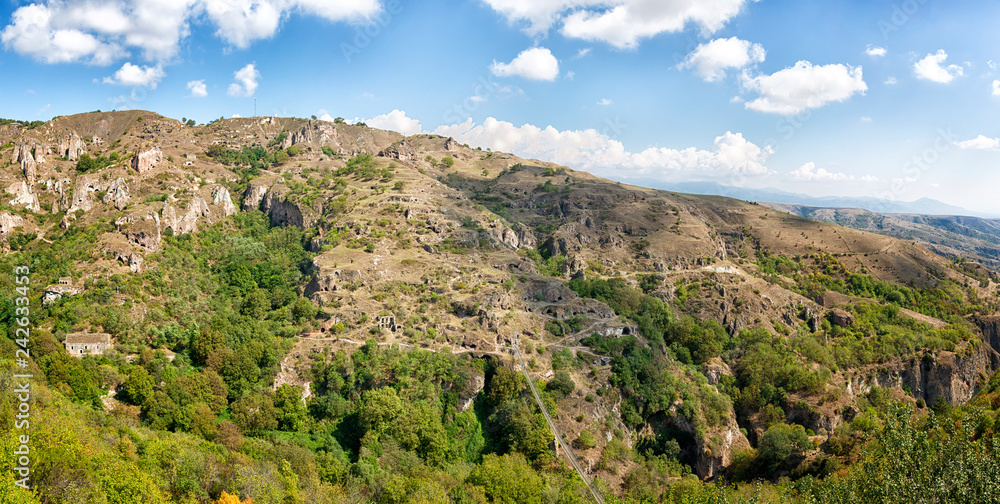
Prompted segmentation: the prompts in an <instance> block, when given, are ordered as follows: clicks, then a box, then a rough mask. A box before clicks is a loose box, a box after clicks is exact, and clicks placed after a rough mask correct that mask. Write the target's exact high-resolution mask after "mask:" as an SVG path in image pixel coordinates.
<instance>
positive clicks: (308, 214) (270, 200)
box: [262, 191, 317, 229]
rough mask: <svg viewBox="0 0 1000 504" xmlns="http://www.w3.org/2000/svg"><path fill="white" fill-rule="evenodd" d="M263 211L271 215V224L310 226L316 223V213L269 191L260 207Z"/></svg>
mask: <svg viewBox="0 0 1000 504" xmlns="http://www.w3.org/2000/svg"><path fill="white" fill-rule="evenodd" d="M262 209H263V210H264V213H266V214H268V215H269V216H270V217H271V225H272V226H297V227H300V228H303V229H305V228H308V227H312V226H313V225H314V224H315V223H316V217H317V213H316V212H315V211H314V210H313V209H312V208H309V207H307V206H305V205H303V204H300V203H294V202H291V201H287V200H285V199H284V195H283V194H279V193H278V192H275V191H271V192H269V193H268V194H267V197H266V198H264V205H263V207H262Z"/></svg>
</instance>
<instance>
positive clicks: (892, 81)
mask: <svg viewBox="0 0 1000 504" xmlns="http://www.w3.org/2000/svg"><path fill="white" fill-rule="evenodd" d="M897 82H899V81H897V80H896V78H895V77H889V78H888V79H886V80H885V82H884V84H885V85H886V86H894V85H896V83H897Z"/></svg>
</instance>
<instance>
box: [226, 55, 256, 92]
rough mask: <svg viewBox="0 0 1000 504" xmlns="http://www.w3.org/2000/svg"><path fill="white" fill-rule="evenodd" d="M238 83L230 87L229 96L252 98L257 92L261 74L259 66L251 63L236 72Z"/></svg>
mask: <svg viewBox="0 0 1000 504" xmlns="http://www.w3.org/2000/svg"><path fill="white" fill-rule="evenodd" d="M235 77H236V82H234V83H232V84H230V85H229V90H228V91H227V93H228V94H229V96H240V97H250V96H253V94H254V92H256V91H257V85H258V81H259V80H260V72H258V71H257V65H255V64H254V63H250V64H248V65H247V66H245V67H243V68H241V69H239V70H237V71H236V74H235Z"/></svg>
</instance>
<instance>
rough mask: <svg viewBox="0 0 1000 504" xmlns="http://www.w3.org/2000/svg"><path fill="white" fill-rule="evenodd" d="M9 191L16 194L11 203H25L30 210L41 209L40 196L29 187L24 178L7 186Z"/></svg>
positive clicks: (13, 194)
mask: <svg viewBox="0 0 1000 504" xmlns="http://www.w3.org/2000/svg"><path fill="white" fill-rule="evenodd" d="M7 192H8V193H9V194H10V195H11V196H14V199H12V200H10V201H9V204H11V205H24V207H25V208H27V209H28V210H33V211H37V210H38V209H39V205H38V196H36V195H35V194H33V193H32V192H31V191H30V190H29V189H28V184H27V183H25V182H24V181H23V180H22V181H19V182H14V183H13V184H11V185H10V186H8V187H7Z"/></svg>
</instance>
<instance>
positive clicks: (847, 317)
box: [830, 308, 854, 327]
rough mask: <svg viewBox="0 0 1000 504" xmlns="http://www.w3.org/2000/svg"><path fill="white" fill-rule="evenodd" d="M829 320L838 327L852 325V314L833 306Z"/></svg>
mask: <svg viewBox="0 0 1000 504" xmlns="http://www.w3.org/2000/svg"><path fill="white" fill-rule="evenodd" d="M830 322H833V323H834V324H835V325H838V326H840V327H847V326H850V325H854V314H853V313H851V312H849V311H846V310H841V309H840V308H834V309H833V310H831V311H830Z"/></svg>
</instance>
